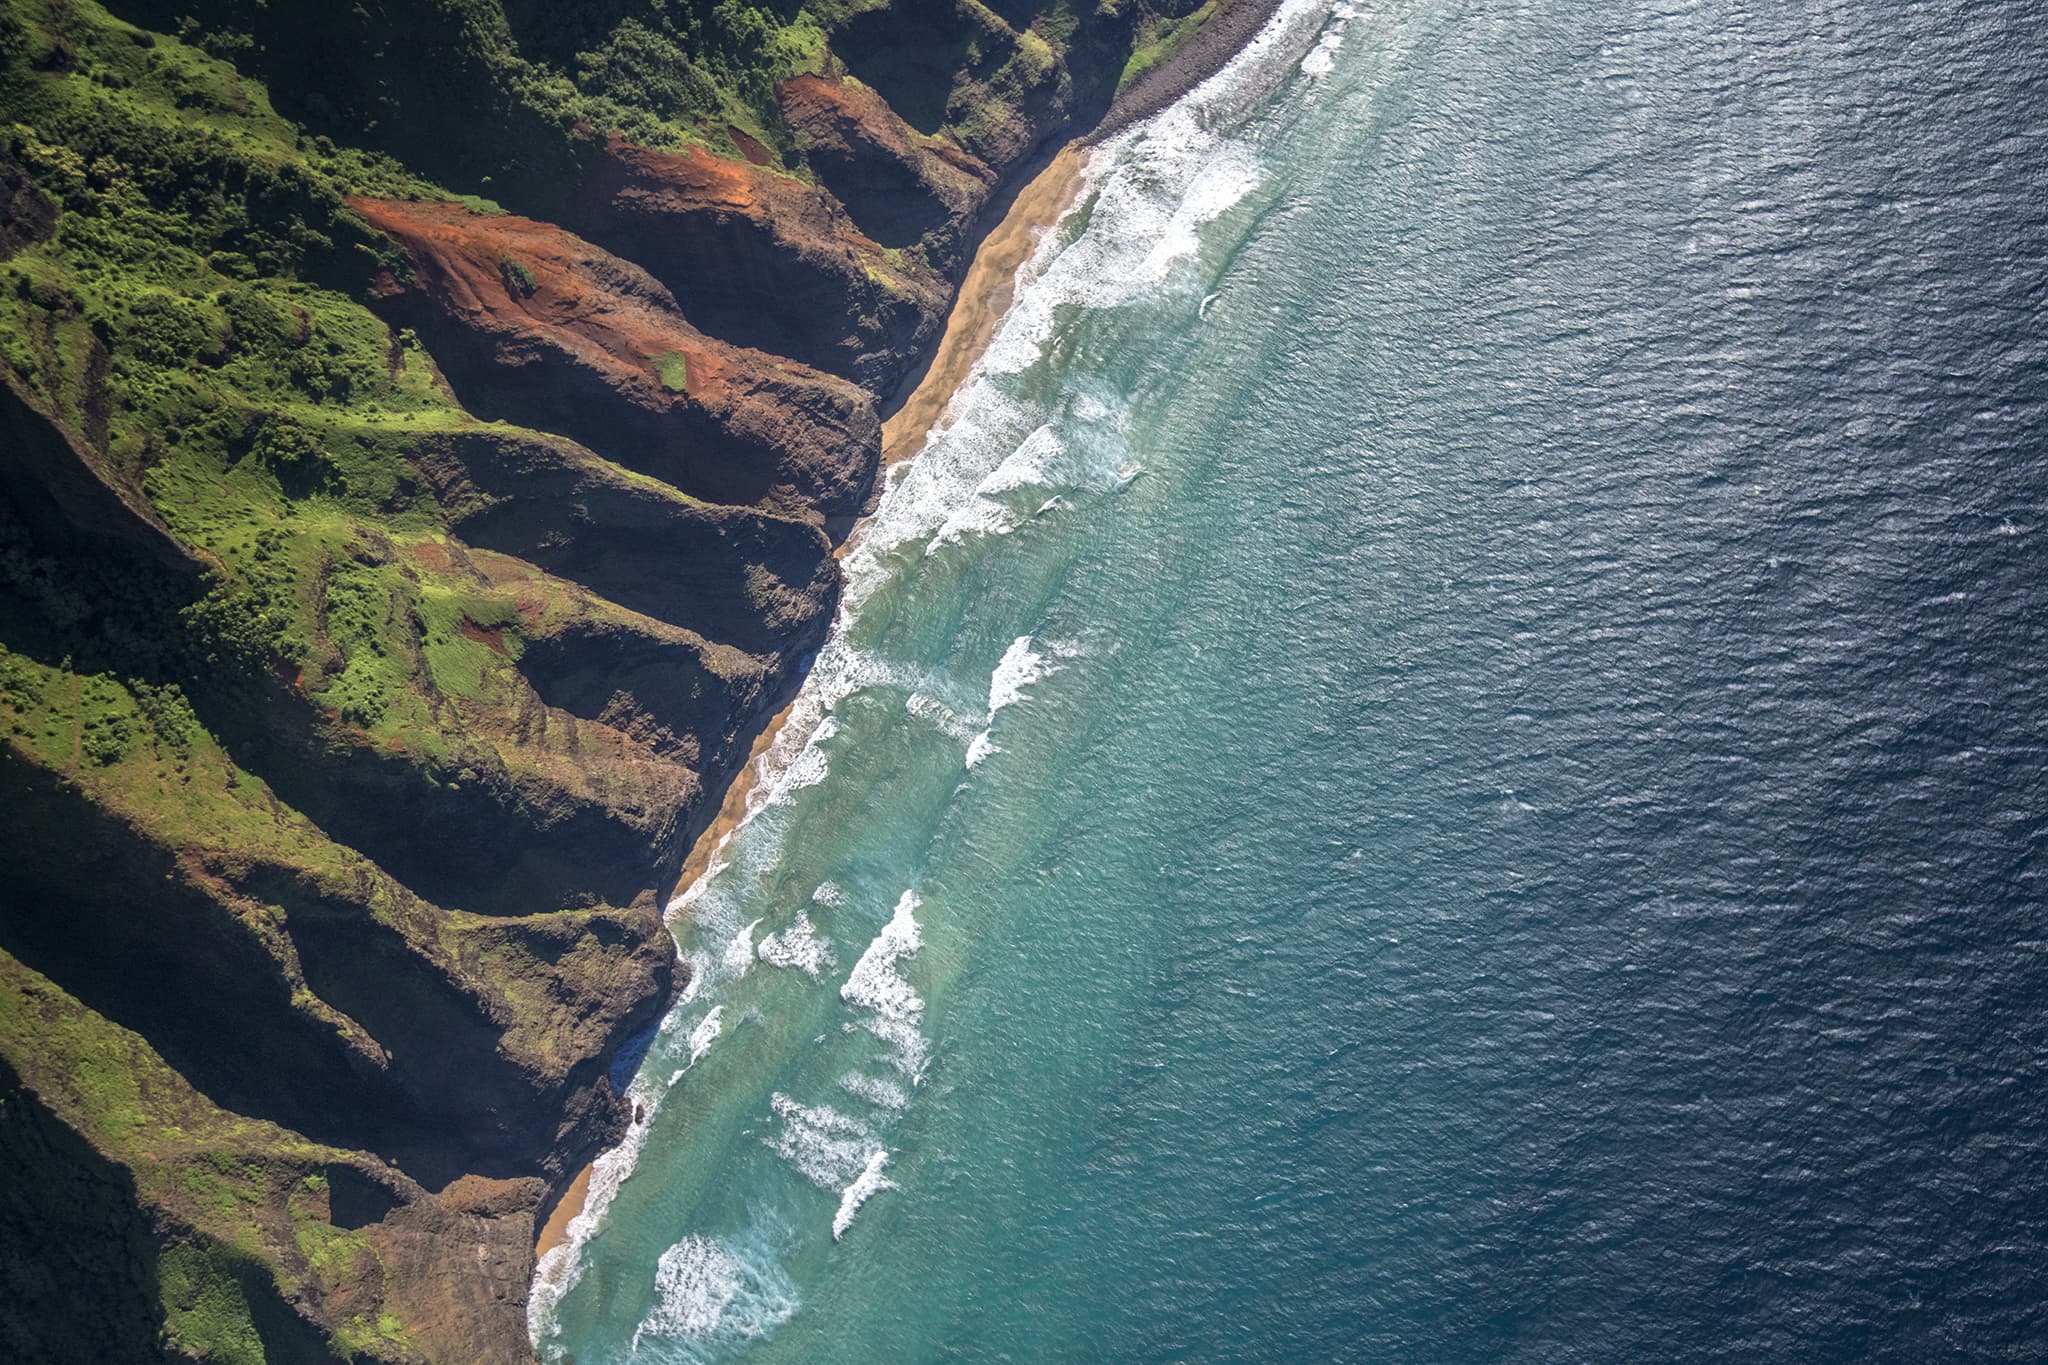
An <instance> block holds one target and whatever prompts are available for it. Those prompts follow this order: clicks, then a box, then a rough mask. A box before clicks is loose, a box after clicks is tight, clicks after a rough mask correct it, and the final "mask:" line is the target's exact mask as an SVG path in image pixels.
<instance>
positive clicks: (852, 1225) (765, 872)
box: [534, 0, 2048, 1365]
mask: <svg viewBox="0 0 2048 1365" xmlns="http://www.w3.org/2000/svg"><path fill="white" fill-rule="evenodd" d="M2041 18H2042V16H2041V14H2040V11H2039V7H2038V6H2034V5H2030V4H2013V5H2006V6H1983V5H1969V4H1962V3H1930V4H1924V5H1918V6H1912V7H1905V6H1872V5H1847V4H1822V3H1806V4H1771V5H1764V4H1739V3H1727V2H1714V0H1703V2H1701V3H1677V2H1676V0H1670V2H1668V3H1652V2H1651V0H1624V3H1618V4H1614V5H1608V6H1583V5H1572V6H1567V5H1562V4H1549V3H1537V2H1536V0H1529V2H1527V3H1519V4H1496V3H1481V2H1480V0H1463V2H1462V3H1459V2H1457V0H1441V2H1435V0H1415V2H1414V3H1407V4H1386V5H1381V6H1377V7H1371V8H1364V7H1361V8H1356V9H1354V8H1351V7H1349V6H1346V7H1345V8H1343V9H1341V10H1335V11H1333V10H1331V9H1329V8H1328V7H1326V6H1325V7H1317V6H1316V5H1313V4H1292V3H1291V4H1290V5H1289V6H1288V8H1287V9H1286V10H1285V11H1283V22H1281V23H1280V24H1279V25H1278V26H1277V28H1276V30H1274V31H1273V34H1272V36H1271V37H1270V39H1269V40H1268V41H1267V42H1265V43H1264V45H1263V46H1261V47H1260V48H1258V49H1256V50H1255V51H1253V52H1252V53H1251V54H1249V55H1248V56H1247V57H1246V58H1244V59H1242V60H1241V61H1240V63H1239V65H1238V66H1236V67H1234V68H1233V69H1232V70H1231V71H1230V72H1227V73H1226V74H1225V76H1224V77H1222V78H1221V79H1220V80H1219V81H1217V82H1215V83H1212V85H1211V86H1210V87H1208V88H1206V89H1205V90H1204V91H1202V92H1200V93H1198V95H1197V96H1196V97H1195V98H1194V99H1192V100H1191V101H1189V102H1188V103H1186V104H1184V105H1183V106H1181V107H1180V108H1178V109H1176V110H1175V111H1173V112H1171V113H1170V114H1169V115H1167V116H1166V117H1164V118H1163V119H1161V120H1159V121H1158V122H1156V123H1155V124H1153V125H1151V126H1150V127H1148V128H1147V129H1144V130H1141V131H1140V132H1139V133H1137V134H1134V135H1132V136H1128V137H1126V138H1124V139H1121V140H1119V141H1118V142H1117V143H1116V144H1115V145H1114V146H1112V147H1111V148H1109V149H1107V150H1106V151H1105V152H1104V153H1103V154H1102V155H1101V156H1100V157H1099V158H1098V161H1097V162H1096V165H1095V167H1094V170H1093V172H1092V177H1091V184H1090V189H1089V191H1088V193H1087V195H1086V196H1084V199H1083V202H1082V205H1081V207H1080V209H1079V210H1078V211H1077V212H1076V213H1075V215H1074V216H1073V217H1071V218H1070V219H1069V220H1068V221H1067V222H1066V223H1065V224H1064V225H1062V227H1061V228H1060V229H1059V231H1058V232H1057V233H1056V234H1055V235H1054V236H1053V238H1052V239H1051V240H1050V241H1049V242H1048V243H1047V245H1046V247H1045V248H1044V249H1043V250H1042V251H1041V253H1040V256H1039V258H1038V259H1037V260H1036V261H1035V262H1034V263H1033V265H1032V266H1031V267H1030V268H1029V270H1028V277H1027V281H1026V283H1025V285H1024V287H1023V288H1022V289H1021V290H1020V293H1019V301H1018V305H1017V308H1016V310H1015V312H1014V313H1013V315H1012V316H1011V318H1010V319H1009V321H1008V322H1007V324H1006V326H1005V330H1004V331H1003V333H1002V334H1001V336H1000V337H999V339H998V342H997V344H996V346H995V347H994V349H993V350H992V352H991V355H990V358H989V360H988V362H987V364H986V366H985V369H984V372H983V373H982V375H981V377H980V379H979V380H978V381H977V382H976V383H975V385H974V386H973V387H972V388H971V390H970V391H969V392H968V393H967V394H966V395H965V396H964V398H963V400H962V402H961V404H960V405H959V407H958V408H957V409H956V412H957V414H958V420H957V421H956V423H955V424H954V425H953V426H952V427H951V429H950V430H949V431H947V432H946V433H945V434H944V435H943V436H942V437H941V438H939V439H938V440H937V441H935V443H934V445H933V446H932V448H931V449H930V450H928V451H927V453H926V454H925V455H924V456H923V457H922V458H921V459H920V460H919V461H917V462H916V463H915V464H913V465H911V466H909V467H908V468H907V469H905V470H902V471H899V473H898V475H897V477H896V481H895V482H894V483H893V484H892V486H891V489H890V491H889V493H888V495H887V497H886V499H885V501H884V503H883V505H882V508H881V510H880V511H879V513H878V514H877V517H876V518H875V520H874V522H873V524H872V525H871V527H870V528H869V529H868V531H867V532H866V533H865V534H864V536H863V538H862V539H861V540H860V542H859V543H858V545H857V546H856V549H855V551H854V553H853V554H852V556H851V557H850V560H849V571H850V583H851V587H850V590H849V594H848V604H847V610H846V613H845V615H844V617H843V619H842V628H841V631H840V633H839V635H838V636H837V637H836V638H835V640H834V642H833V643H832V644H831V645H830V646H829V647H828V648H827V649H826V650H825V652H824V653H823V654H822V655H821V657H820V658H819V660H818V661H817V664H816V667H815V669H814V671H813V674H812V678H811V682H810V685H809V687H808V689H807V691H806V693H805V696H804V698H803V699H802V700H801V702H800V704H799V707H798V711H797V715H796V719H795V721H794V722H793V724H792V727H791V729H790V731H789V732H788V735H787V738H786V741H785V743H784V744H783V745H782V746H781V748H780V749H779V750H778V752H777V754H776V755H774V756H773V757H774V767H775V771H776V774H777V775H776V776H775V777H774V778H773V779H772V780H771V781H770V782H769V783H768V784H767V785H766V786H765V787H764V788H763V796H764V801H763V804H762V805H761V806H760V807H759V808H758V810H757V813H756V815H755V816H754V818H753V819H752V820H751V821H750V823H748V824H747V825H746V826H745V827H744V828H743V830H742V831H741V832H740V833H739V834H738V835H737V836H736V837H735V838H734V840H733V841H732V842H731V843H730V844H729V845H728V846H727V848H726V850H725V853H724V856H723V859H722V862H721V865H720V867H719V870H718V871H717V872H716V873H715V874H714V875H713V876H712V877H710V878H709V879H707V880H706V881H705V882H704V883H702V884H701V885H700V886H698V887H697V888H695V889H694V890H693V891H692V892H691V893H690V894H689V896H688V897H687V898H686V902H687V903H686V904H684V905H682V906H679V907H678V918H677V927H678V933H679V936H680V938H681V942H682V948H683V951H684V952H685V954H686V955H687V956H688V957H689V958H690V959H691V961H692V963H693V965H694V968H695V985H694V986H693V988H692V995H691V997H690V998H689V999H688V1000H687V1001H686V1002H685V1003H684V1004H683V1005H682V1006H680V1007H679V1008H678V1010H677V1011H676V1013H675V1014H674V1015H673V1016H672V1017H671V1019H670V1020H669V1021H668V1023H667V1024H666V1025H665V1027H664V1029H663V1032H662V1033H661V1034H660V1036H659V1037H657V1038H656V1039H655V1041H654V1043H653V1045H652V1047H651V1048H650V1050H649V1052H648V1054H647V1056H646V1059H645V1061H644V1063H643V1064H642V1066H641V1068H640V1070H639V1072H638V1074H637V1076H636V1077H634V1079H633V1081H632V1085H633V1087H634V1090H635V1093H636V1095H637V1097H638V1098H639V1099H640V1100H641V1102H642V1107H643V1111H644V1112H645V1114H646V1119H645V1122H644V1123H642V1124H641V1125H639V1126H638V1127H636V1129H635V1132H634V1135H633V1139H632V1141H631V1142H629V1144H628V1146H627V1147H626V1148H623V1149H621V1150H620V1151H619V1152H617V1153H614V1154H613V1155H611V1156H609V1157H607V1158H606V1159H605V1160H604V1161H603V1162H601V1163H600V1166H599V1172H598V1176H597V1180H596V1186H597V1191H598V1194H597V1198H596V1199H595V1200H594V1201H593V1204H592V1206H591V1209H590V1211H589V1212H588V1214H587V1215H586V1217H585V1218H584V1219H582V1220H580V1222H579V1225H578V1229H577V1231H578V1237H577V1239H576V1241H575V1242H574V1243H573V1245H572V1246H571V1247H570V1248H569V1249H568V1250H567V1251H565V1252H563V1253H559V1254H558V1255H556V1256H555V1257H554V1258H552V1259H551V1261H550V1262H549V1263H548V1264H546V1265H544V1267H543V1271H542V1279H541V1288H540V1291H539V1292H538V1293H537V1296H536V1309H535V1318H534V1326H535V1332H536V1337H537V1340H538V1342H539V1344H540V1345H541V1347H542V1350H543V1354H544V1356H545V1357H546V1358H548V1359H549V1360H551V1361H559V1360H564V1359H568V1358H570V1357H573V1358H574V1359H575V1360H577V1361H580V1362H582V1363H583V1365H593V1363H594V1362H600V1361H626V1360H645V1361H679V1360H724V1359H738V1358H746V1359H759V1360H790V1361H818V1360H847V1361H868V1360H875V1361H883V1360H887V1361H897V1360H930V1359H942V1358H970V1359H1012V1360H1044V1359H1100V1358H1113V1359H1131V1360H1222V1359H1259V1360H1276V1361H1292V1360H1313V1359H1445V1360H1458V1359H1500V1358H1523V1359H1532V1360H1558V1359H1596V1358H1597V1359H1615V1360H1635V1359H1643V1358H1646V1357H1657V1356H1663V1357H1670V1358H1699V1357H1708V1356H1727V1355H1736V1356H1756V1355H1771V1356H1780V1357H1786V1356H1789V1357H1795V1358H1842V1359H1848V1358H1865V1357H1869V1356H1873V1355H1874V1356H1888V1357H1892V1358H1899V1359H1911V1360H1923V1359H1930V1358H1937V1357H1953V1356H1964V1357H1978V1358H1985V1357H1989V1358H1999V1357H2005V1358H2024V1357H2028V1356H2033V1355H2037V1354H2038V1353H2039V1351H2040V1349H2041V1347H2042V1343H2043V1341H2044V1340H2048V1335H2044V1334H2048V1320H2044V1310H2043V1304H2044V1302H2048V1274H2044V1270H2043V1267H2044V1265H2048V1245H2044V1241H2048V1236H2044V1234H2048V1194H2044V1180H2048V1177H2044V1174H2043V1172H2044V1170H2048V1166H2044V1163H2043V1157H2044V1155H2048V1150H2044V1149H2048V1114H2044V1107H2048V1098H2044V1097H2048V1089H2044V1087H2043V1086H2042V1085H2041V1076H2042V1069H2043V1062H2044V1056H2048V1027H2044V1025H2043V1022H2042V1019H2043V1009H2042V1006H2043V1003H2044V1000H2048V991H2044V987H2048V957H2044V950H2043V945H2044V942H2048V937H2044V934H2043V924H2044V914H2043V909H2044V907H2043V888H2042V877H2041V869H2040V862H2039V859H2040V852H2041V848H2040V846H2041V838H2042V822H2043V815H2042V812H2043V811H2044V809H2048V790H2044V788H2048V784H2044V781H2043V773H2044V758H2048V744H2044V737H2043V730H2042V726H2041V720H2040V717H2041V715H2042V714H2043V704H2042V703H2043V693H2042V676H2041V674H2042V667H2043V659H2044V646H2048V638H2044V636H2048V609H2044V608H2048V601H2044V597H2048V590H2044V585H2043V583H2042V575H2041V573H2040V571H2039V569H2038V564H2039V561H2040V549H2039V546H2040V538H2041V536H2042V534H2043V531H2044V527H2048V495H2044V465H2048V454H2044V445H2043V442H2042V440H2041V437H2042V435H2043V432H2044V422H2043V411H2042V407H2043V403H2044V400H2048V383H2044V380H2048V375H2044V363H2043V361H2044V353H2043V345H2042V339H2041V336H2040V318H2041V316H2042V309H2043V305H2044V302H2048V267H2044V261H2048V230H2044V216H2048V210H2044V208H2043V205H2044V204H2048V128H2044V92H2043V91H2042V89H2041V88H2040V87H2041V82H2042V77H2041V75H2040V73H2041V72H2043V71H2048V60H2044V59H2048V52H2044V51H2043V48H2044V46H2048V39H2044V36H2043V35H2044V33H2048V27H2044V25H2043V24H2042V23H2041V22H2040V20H2041Z"/></svg>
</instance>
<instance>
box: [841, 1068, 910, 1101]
mask: <svg viewBox="0 0 2048 1365" xmlns="http://www.w3.org/2000/svg"><path fill="white" fill-rule="evenodd" d="M839 1088H840V1089H841V1090H844V1091H845V1092H846V1093H847V1094H849V1095H852V1096H854V1097H855V1098H857V1099H863V1100H866V1101H867V1102H868V1103H869V1104H872V1105H874V1106H875V1107H876V1108H878V1109H903V1108H905V1107H907V1106H908V1105H909V1104H910V1092H909V1091H907V1090H905V1089H904V1088H903V1087H902V1086H900V1085H898V1084H896V1082H894V1081H891V1080H885V1079H883V1078H882V1077H880V1076H870V1075H868V1074H867V1073H866V1072H865V1071H849V1072H847V1073H846V1074H845V1075H844V1076H841V1077H840V1078H839Z"/></svg>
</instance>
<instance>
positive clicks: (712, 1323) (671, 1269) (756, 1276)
mask: <svg viewBox="0 0 2048 1365" xmlns="http://www.w3.org/2000/svg"><path fill="white" fill-rule="evenodd" d="M654 1292H655V1302H654V1307H653V1308H651V1309H649V1310H648V1313H647V1316H646V1317H645V1318H644V1319H642V1320H641V1322H640V1325H639V1327H638V1328H636V1329H635V1330H634V1332H633V1344H632V1350H633V1352H634V1354H636V1355H637V1354H638V1353H639V1350H640V1345H641V1341H642V1339H643V1338H645V1337H649V1336H653V1337H662V1338H667V1339H669V1340H672V1341H687V1340H689V1339H691V1338H697V1339H707V1338H709V1339H723V1340H727V1341H733V1340H747V1339H758V1338H761V1337H765V1336H767V1335H768V1333H769V1332H771V1331H773V1330H774V1329H775V1328H777V1327H779V1326H781V1325H782V1324H783V1323H785V1322H787V1321H789V1319H790V1318H791V1317H792V1316H794V1315H795V1313H796V1309H797V1295H796V1288H795V1286H794V1285H792V1284H791V1283H790V1281H789V1277H788V1275H787V1274H785V1273H784V1272H783V1270H782V1269H781V1267H780V1266H778V1265H777V1264H775V1262H774V1260H773V1259H772V1258H770V1257H767V1256H761V1255H749V1254H746V1253H744V1252H741V1251H740V1250H739V1249H737V1248H736V1247H734V1246H732V1245H730V1244H728V1243H725V1242H721V1241H714V1240H712V1239H711V1238H708V1237H685V1238H683V1240H682V1241H680V1242H677V1243H676V1244H675V1245H674V1246H672V1247H670V1248H669V1249H668V1250H667V1251H664V1252H662V1253H661V1259H660V1260H659V1261H657V1262H656V1263H655V1268H654Z"/></svg>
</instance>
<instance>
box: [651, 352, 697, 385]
mask: <svg viewBox="0 0 2048 1365" xmlns="http://www.w3.org/2000/svg"><path fill="white" fill-rule="evenodd" d="M654 372H655V374H656V375H658V376H660V378H661V386H662V387H663V388H665V389H667V390H668V391H669V392H670V393H688V392H689V391H690V362H689V361H688V359H686V358H685V357H684V355H683V353H682V352H681V351H664V352H663V353H662V355H661V358H660V359H659V360H656V361H655V362H654Z"/></svg>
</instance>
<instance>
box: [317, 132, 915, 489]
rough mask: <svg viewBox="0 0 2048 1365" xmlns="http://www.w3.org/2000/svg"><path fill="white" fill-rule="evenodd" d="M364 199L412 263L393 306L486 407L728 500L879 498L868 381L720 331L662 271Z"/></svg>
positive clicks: (546, 234) (544, 238) (550, 233)
mask: <svg viewBox="0 0 2048 1365" xmlns="http://www.w3.org/2000/svg"><path fill="white" fill-rule="evenodd" d="M720 164H722V165H728V164H732V163H720ZM351 202H352V206H353V207H354V208H355V209H356V210H357V211H358V212H359V213H361V214H362V215H363V216H364V217H365V218H367V219H368V220H369V221H370V222H371V223H372V224H374V225H375V226H376V227H377V228H379V229H380V230H382V231H383V232H385V233H387V234H388V235H389V236H391V237H392V238H393V239H394V240H395V241H397V242H398V243H400V244H401V245H402V246H404V248H405V249H406V251H407V253H408V254H409V255H410V256H411V258H412V264H413V270H414V275H415V280H416V283H415V284H414V285H412V286H407V285H406V284H404V283H401V282H399V281H397V280H395V279H391V278H389V277H388V276H387V277H385V278H384V279H383V280H382V281H380V284H379V290H380V292H381V293H383V295H384V296H385V306H386V310H387V311H388V312H390V313H391V314H393V315H394V316H395V317H397V318H401V319H403V320H404V321H406V322H408V323H410V324H411V325H412V326H414V327H415V328H417V329H418V330H419V331H420V333H421V334H422V335H423V336H425V337H426V338H427V341H428V344H429V346H430V348H431V349H432V351H433V353H434V355H435V357H436V359H437V360H438V361H439V362H440V365H441V367H442V369H443V371H444V372H445V373H446V374H447V376H448V379H449V382H450V383H451V384H452V385H453V386H454V387H455V390H456V393H457V395H458V396H459V397H460V398H461V399H462V401H463V404H464V406H466V407H468V408H469V409H470V410H471V411H472V412H475V413H477V414H478V415H480V416H485V417H493V418H504V419H507V420H510V421H514V422H519V423H522V424H524V425H527V426H533V427H538V428H540V429H542V430H546V431H554V432H558V433H560V434H562V435H566V436H569V437H572V438H574V439H576V440H578V441H580V442H582V443H583V444H584V445H587V446H589V447H591V448H592V449H593V450H596V451H598V452H599V453H600V454H603V455H606V456H608V457H609V458H611V459H613V460H615V461H617V462H618V463H620V464H623V465H626V466H628V467H629V468H634V469H638V470H641V471H642V472H644V473H648V474H651V475H654V476H655V477H657V478H660V479H663V480H665V481H667V482H669V483H671V484H674V485H675V486H676V487H677V488H680V489H682V490H683V491H685V492H687V493H690V494H693V495H695V496H698V497H701V498H705V499H708V500H710V501H714V502H724V503H736V504H743V505H744V504H759V503H769V504H777V505H781V506H784V507H787V508H791V509H794V510H804V511H808V512H810V513H814V514H816V515H817V516H819V517H820V518H835V517H848V516H852V515H855V514H857V513H858V512H859V511H860V509H861V507H862V505H863V504H864V502H865V501H866V499H867V496H868V492H869V490H870V488H871V487H872V485H873V481H874V474H875V468H876V462H877V460H878V458H879V451H880V446H879V442H880V432H881V426H880V422H879V420H878V419H877V418H876V415H875V410H874V404H873V401H872V400H871V399H870V398H869V396H868V395H867V394H865V393H863V392H862V391H860V390H859V389H858V388H856V387H854V386H853V385H851V384H848V383H846V382H845V381H843V380H839V379H835V378H833V377H831V376H829V375H825V374H820V373H818V372H816V371H814V370H811V369H809V368H807V367H805V366H803V365H799V364H792V363H789V362H785V361H778V360H777V359H776V358H775V357H773V356H770V355H764V354H762V353H760V352H758V351H749V350H745V349H742V348H740V347H737V346H732V345H728V344H726V343H724V342H721V341H718V340H715V339H713V338H711V337H708V336H706V335H704V334H703V333H702V332H700V331H698V330H697V328H695V327H693V326H692V325H691V324H690V323H689V322H688V321H686V320H685V318H684V316H683V313H682V311H681V310H680V309H679V308H678V307H677V306H676V300H675V298H674V296H673V295H672V294H671V293H670V292H669V291H668V290H667V289H666V288H664V287H663V286H662V285H661V284H660V283H658V282H657V281H656V280H654V279H653V278H652V277H650V276H649V275H648V274H647V273H646V272H645V271H643V270H641V269H640V268H639V267H637V266H635V265H633V264H632V263H631V262H629V261H623V260H620V259H619V258H617V257H616V256H613V255H611V254H610V253H609V252H606V251H604V250H603V249H601V248H599V247H596V246H593V245H592V244H591V243H589V242H586V241H584V240H583V239H582V238H580V237H577V236H575V235H574V234H572V233H569V232H566V231H564V230H562V229H561V228H558V227H555V226H553V225H551V224H547V223H538V222H535V221H533V220H532V219H528V218H516V217H511V216H507V215H487V214H479V213H473V212H471V211H470V210H468V209H466V208H463V207H462V206H461V205H458V204H429V203H409V202H403V201H398V200H379V199H358V200H354V201H351Z"/></svg>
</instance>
